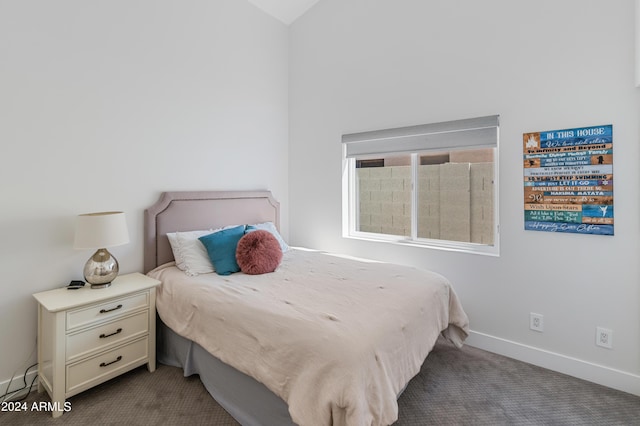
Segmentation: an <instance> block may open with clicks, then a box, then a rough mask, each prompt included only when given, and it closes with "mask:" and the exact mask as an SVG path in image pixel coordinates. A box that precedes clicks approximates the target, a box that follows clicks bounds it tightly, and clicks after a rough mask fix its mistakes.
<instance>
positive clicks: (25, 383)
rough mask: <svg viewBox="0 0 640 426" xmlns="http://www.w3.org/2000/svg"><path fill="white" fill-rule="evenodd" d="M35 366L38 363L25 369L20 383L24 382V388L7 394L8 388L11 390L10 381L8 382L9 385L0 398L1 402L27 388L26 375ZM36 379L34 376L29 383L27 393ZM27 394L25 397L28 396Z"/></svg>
mask: <svg viewBox="0 0 640 426" xmlns="http://www.w3.org/2000/svg"><path fill="white" fill-rule="evenodd" d="M36 365H38V363H37V362H36V363H35V364H33V365H30V366H29V367H27V369H26V370H25V371H24V375H23V376H22V381H23V382H24V386H23V387H21V388H20V389H16V390H14V391H11V392H9V388H11V381H12V380H10V381H9V384H8V385H7V391H6V392H5V393H4V395H2V396H0V399H2V400H3V401H6V400H7V398H8V397H10V396H12V395H14V394H16V393H18V392H20V391H22V390H24V389H26V388H27V374H28V373H29V370H31V369H32V368H33V367H35V366H36ZM37 378H38V375H37V374H36V377H34V379H33V380H32V381H31V385H29V392H31V388H32V387H33V384H34V383H35V381H36V379H37ZM29 392H27V395H29ZM26 397H27V396H25V397H24V398H22V399H21V400H20V401H22V400H24V399H25V398H26Z"/></svg>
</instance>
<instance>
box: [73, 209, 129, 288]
mask: <svg viewBox="0 0 640 426" xmlns="http://www.w3.org/2000/svg"><path fill="white" fill-rule="evenodd" d="M128 242H129V231H128V230H127V222H126V220H125V216H124V213H123V212H99V213H87V214H81V215H79V216H78V217H77V218H76V233H75V239H74V242H73V247H74V248H76V249H97V250H96V252H95V253H94V254H93V256H91V257H90V258H89V260H88V261H87V263H86V264H85V265H84V271H83V272H84V279H85V280H86V281H87V282H88V283H89V284H91V288H106V287H109V286H110V285H111V281H113V280H114V279H115V278H116V277H117V276H118V270H119V266H118V261H117V260H116V258H115V257H113V255H112V254H111V253H109V251H108V250H107V249H106V247H113V246H120V245H123V244H126V243H128Z"/></svg>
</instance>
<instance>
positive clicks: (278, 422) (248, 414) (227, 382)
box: [157, 318, 295, 426]
mask: <svg viewBox="0 0 640 426" xmlns="http://www.w3.org/2000/svg"><path fill="white" fill-rule="evenodd" d="M157 360H158V362H160V363H162V364H165V365H170V366H173V367H180V368H182V369H183V371H184V376H185V377H188V376H191V375H193V374H198V375H199V376H200V380H201V381H202V384H203V385H204V387H205V388H206V389H207V391H208V392H209V393H210V394H211V396H212V397H213V398H214V399H215V400H216V401H217V402H218V403H219V404H220V405H221V406H222V407H223V408H224V409H225V410H226V411H227V412H228V413H229V414H230V415H231V416H232V417H233V418H234V419H236V421H238V422H239V423H240V424H242V425H243V426H271V425H273V426H286V425H295V423H293V421H292V420H291V416H290V415H289V410H288V407H287V404H286V403H285V402H284V401H283V400H282V399H281V398H280V397H278V396H277V395H276V394H274V393H273V392H271V391H270V390H269V389H267V387H266V386H264V385H263V384H262V383H259V382H257V381H256V380H254V379H253V378H252V377H249V376H247V375H246V374H244V373H241V372H240V371H238V370H236V369H235V368H233V367H230V366H229V365H227V364H225V363H223V362H222V361H220V360H219V359H218V358H216V357H214V356H213V355H211V354H210V353H208V352H207V351H206V350H204V349H203V348H202V346H200V345H198V344H197V343H195V342H192V341H191V340H188V339H185V338H184V337H182V336H180V335H178V334H177V333H175V332H174V331H173V330H171V329H170V328H169V327H167V326H166V325H165V324H164V323H162V321H161V320H160V318H158V319H157Z"/></svg>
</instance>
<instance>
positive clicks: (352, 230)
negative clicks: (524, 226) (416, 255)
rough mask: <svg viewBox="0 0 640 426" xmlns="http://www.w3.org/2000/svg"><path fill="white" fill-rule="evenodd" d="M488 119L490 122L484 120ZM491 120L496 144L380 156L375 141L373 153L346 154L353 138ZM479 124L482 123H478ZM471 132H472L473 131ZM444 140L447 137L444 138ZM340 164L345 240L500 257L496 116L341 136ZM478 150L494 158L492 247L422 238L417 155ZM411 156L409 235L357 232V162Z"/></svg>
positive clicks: (390, 137) (389, 136)
mask: <svg viewBox="0 0 640 426" xmlns="http://www.w3.org/2000/svg"><path fill="white" fill-rule="evenodd" d="M486 119H489V120H486ZM491 119H495V142H494V143H480V144H469V145H464V144H462V145H461V144H460V142H459V140H458V141H457V142H455V144H456V145H455V146H453V147H446V146H444V147H443V146H442V145H441V144H436V145H437V146H435V147H433V148H430V147H428V146H427V145H426V144H422V147H421V148H420V149H419V150H417V149H416V150H407V151H403V150H400V151H397V150H394V151H388V152H386V153H380V152H379V147H380V143H379V141H376V142H375V146H376V149H377V150H378V151H377V152H376V153H375V154H369V155H367V154H364V155H354V154H352V155H351V156H349V152H348V143H349V141H353V140H354V139H356V140H357V139H358V138H362V139H365V138H367V137H369V135H374V136H376V135H380V136H382V137H381V138H380V139H388V140H393V138H394V136H393V135H394V134H395V135H401V136H400V138H406V136H407V135H411V134H412V133H420V132H422V135H424V130H425V129H430V128H431V129H436V130H441V129H442V128H447V129H452V130H448V131H449V132H458V131H464V130H465V129H462V130H456V129H455V127H456V126H458V125H459V124H461V123H462V126H464V125H465V124H470V125H471V126H474V125H476V124H475V123H477V122H478V120H484V122H487V121H488V122H491ZM480 122H482V121H480ZM472 130H473V129H472ZM445 137H446V135H445ZM342 140H343V144H342V145H343V155H342V159H343V162H342V163H343V164H342V171H343V174H342V206H343V209H342V236H343V237H344V238H349V239H357V240H365V241H376V242H384V243H391V244H398V245H405V246H414V247H424V248H431V249H438V250H447V251H456V252H465V253H472V254H481V255H489V256H499V255H500V223H499V192H500V191H499V168H498V164H499V151H500V149H499V143H500V137H499V124H498V116H497V115H496V116H489V117H480V118H478V119H468V120H456V121H452V122H443V123H435V124H427V125H421V126H411V127H403V128H398V129H386V130H382V131H373V132H364V133H357V134H350V135H343V137H342ZM391 144H392V145H394V146H396V147H398V146H400V145H398V143H397V141H393V142H392V143H391ZM478 148H491V149H493V153H494V158H493V184H494V187H493V206H494V208H493V216H494V217H493V233H494V238H493V245H488V244H480V243H472V242H461V241H452V240H441V239H433V238H422V237H418V235H417V234H418V223H417V222H418V214H417V213H419V212H418V210H417V208H418V203H417V201H418V188H417V185H416V184H415V182H417V181H418V166H419V156H420V154H424V153H426V152H442V151H444V150H446V151H449V152H451V151H456V150H467V149H478ZM401 153H403V154H410V155H411V236H409V237H407V236H402V235H392V234H381V233H375V232H365V231H359V230H357V225H358V213H359V208H358V202H359V199H358V194H359V192H358V188H357V185H358V179H357V178H356V160H362V159H366V157H367V156H369V157H371V158H373V157H375V156H377V157H380V155H389V154H401Z"/></svg>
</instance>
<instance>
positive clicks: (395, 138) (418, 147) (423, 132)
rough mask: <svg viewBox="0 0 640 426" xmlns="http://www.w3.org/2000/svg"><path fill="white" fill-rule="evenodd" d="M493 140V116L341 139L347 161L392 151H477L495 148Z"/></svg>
mask: <svg viewBox="0 0 640 426" xmlns="http://www.w3.org/2000/svg"><path fill="white" fill-rule="evenodd" d="M497 140H498V116H497V115H490V116H486V117H478V118H469V119H464V120H455V121H445V122H441V123H432V124H423V125H419V126H409V127H398V128H395V129H384V130H374V131H371V132H362V133H351V134H347V135H343V136H342V143H344V144H345V145H346V155H347V158H351V157H358V156H364V155H375V154H387V153H392V152H393V153H397V152H417V151H429V150H443V149H456V148H474V147H477V148H481V147H487V146H495V145H496V141H497Z"/></svg>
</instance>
